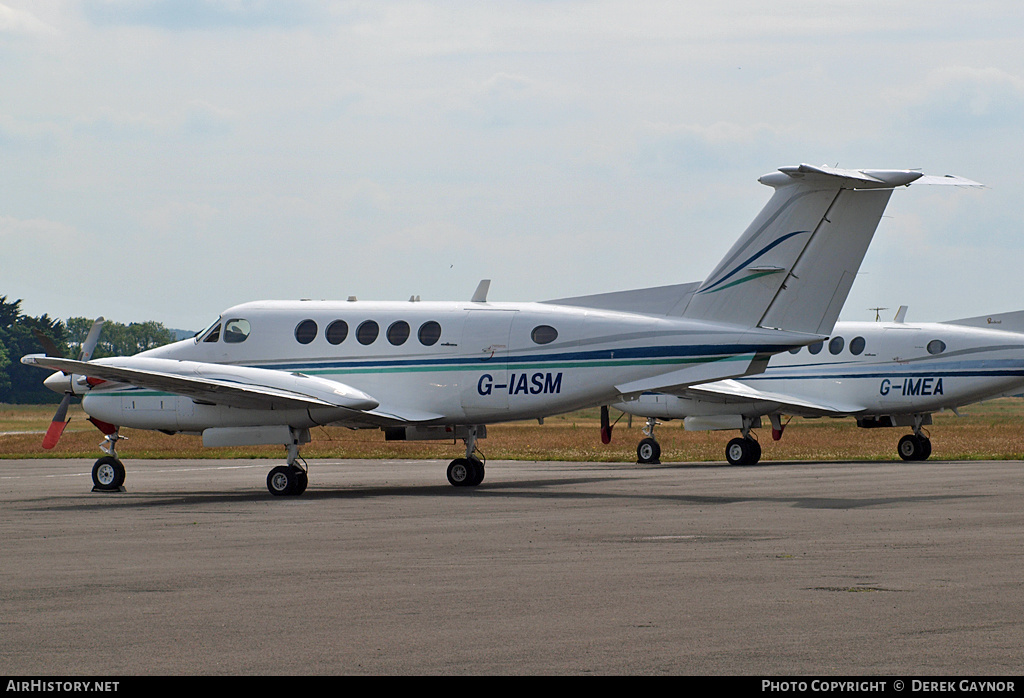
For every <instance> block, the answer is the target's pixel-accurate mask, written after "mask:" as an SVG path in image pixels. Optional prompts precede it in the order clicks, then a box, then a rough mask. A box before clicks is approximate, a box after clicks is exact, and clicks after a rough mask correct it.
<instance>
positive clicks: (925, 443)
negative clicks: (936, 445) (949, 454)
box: [896, 434, 932, 461]
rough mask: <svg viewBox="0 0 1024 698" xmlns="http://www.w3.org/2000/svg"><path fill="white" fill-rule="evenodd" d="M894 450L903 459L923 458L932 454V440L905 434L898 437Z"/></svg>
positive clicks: (914, 459) (916, 459)
mask: <svg viewBox="0 0 1024 698" xmlns="http://www.w3.org/2000/svg"><path fill="white" fill-rule="evenodd" d="M896 452H897V453H899V454H900V458H902V459H903V460H905V461H918V460H924V459H926V458H927V457H928V456H930V455H931V454H932V442H931V440H930V439H928V438H927V437H925V436H917V435H916V434H907V435H906V436H904V437H903V438H901V439H900V442H899V444H897V446H896Z"/></svg>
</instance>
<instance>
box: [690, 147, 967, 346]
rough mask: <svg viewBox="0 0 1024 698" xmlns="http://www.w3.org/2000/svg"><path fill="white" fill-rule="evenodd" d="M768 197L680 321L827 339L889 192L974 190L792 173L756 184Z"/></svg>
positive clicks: (886, 174) (853, 173)
mask: <svg viewBox="0 0 1024 698" xmlns="http://www.w3.org/2000/svg"><path fill="white" fill-rule="evenodd" d="M759 181H760V182H761V183H762V184H765V185H767V186H770V187H772V188H773V189H774V190H775V193H774V194H773V195H772V197H771V199H770V200H769V201H768V203H767V204H766V205H765V207H764V208H763V209H762V210H761V212H760V213H759V214H758V215H757V217H756V218H755V219H754V222H753V223H751V224H750V226H749V227H748V228H747V230H746V232H744V234H743V235H742V237H740V239H739V240H738V241H737V242H736V244H735V245H734V246H733V247H732V249H731V250H730V251H729V253H728V254H727V255H726V256H725V258H724V259H723V260H722V261H721V262H720V263H719V265H718V266H717V267H716V268H715V270H714V271H712V272H711V274H710V275H709V276H708V277H707V278H706V279H705V280H704V282H703V283H702V284H701V285H700V288H698V289H697V291H696V292H695V293H693V295H692V296H691V297H690V299H689V302H688V304H687V306H686V308H685V310H684V311H683V313H682V314H683V316H684V317H690V318H694V319H697V320H705V321H715V322H725V323H729V324H734V325H740V326H742V327H763V328H772V329H780V330H787V331H791V332H805V333H809V334H822V335H827V334H829V333H831V331H832V327H833V326H834V325H835V322H836V320H837V319H838V318H839V311H840V310H841V309H842V307H843V304H844V303H845V302H846V298H847V296H848V295H849V292H850V288H851V287H852V286H853V281H854V279H855V278H856V276H857V272H858V270H859V269H860V265H861V262H862V261H863V259H864V255H865V253H866V252H867V248H868V245H869V244H870V242H871V239H872V237H873V236H874V234H875V230H876V228H877V227H878V222H879V221H880V220H881V218H882V214H883V213H884V212H885V208H886V206H887V204H888V203H889V197H890V196H891V195H892V192H893V190H894V189H895V188H896V187H902V186H907V185H909V184H912V183H915V182H923V183H926V184H951V185H957V186H981V185H980V184H978V183H977V182H974V181H972V180H968V179H964V178H962V177H953V176H945V177H932V176H927V175H924V174H923V173H921V172H919V171H916V170H851V169H841V168H836V167H827V166H822V167H816V166H812V165H798V166H794V167H782V168H779V170H778V171H777V172H773V173H770V174H767V175H764V176H763V177H761V178H760V180H759Z"/></svg>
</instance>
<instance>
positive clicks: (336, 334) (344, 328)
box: [324, 320, 348, 344]
mask: <svg viewBox="0 0 1024 698" xmlns="http://www.w3.org/2000/svg"><path fill="white" fill-rule="evenodd" d="M324 336H325V337H327V341H328V342H330V343H331V344H341V343H342V342H344V341H345V339H346V338H347V337H348V323H347V322H345V321H344V320H335V321H334V322H332V323H331V324H330V325H328V326H327V330H326V331H325V332H324Z"/></svg>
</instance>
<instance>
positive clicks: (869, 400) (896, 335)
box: [614, 307, 1024, 465]
mask: <svg viewBox="0 0 1024 698" xmlns="http://www.w3.org/2000/svg"><path fill="white" fill-rule="evenodd" d="M905 313H906V307H902V308H901V309H900V312H899V313H898V314H897V316H896V319H895V321H893V322H839V323H836V326H835V330H834V331H833V333H832V336H831V337H830V338H829V339H827V340H824V341H819V342H814V343H813V344H810V345H809V346H806V347H795V348H793V349H792V350H791V351H789V352H785V353H782V354H778V355H776V356H774V357H772V359H771V361H770V362H769V365H768V368H767V370H765V372H764V373H761V374H758V375H756V376H746V377H743V378H739V379H729V380H722V381H714V382H711V383H705V384H702V385H695V386H690V387H688V388H686V389H684V390H683V391H680V392H678V393H677V394H674V395H671V394H665V393H654V392H649V393H644V394H642V395H637V396H632V397H631V399H628V400H624V401H622V402H620V403H618V404H616V405H614V407H616V408H618V409H620V410H622V411H623V412H627V413H629V414H633V415H638V416H642V417H647V426H646V427H645V429H644V431H645V433H646V434H647V438H644V439H643V440H641V441H640V444H639V445H638V446H637V460H638V461H639V462H642V463H654V462H658V460H659V458H660V455H661V447H660V445H659V444H658V442H657V441H656V440H655V436H654V429H655V426H656V424H657V423H658V420H660V419H665V420H668V419H683V420H684V422H683V424H684V426H685V428H686V429H688V430H692V431H697V430H724V429H738V430H739V431H740V434H741V435H740V436H739V437H737V438H734V439H732V440H731V441H729V443H728V445H727V446H726V449H725V455H726V459H727V460H728V461H729V462H730V463H732V464H734V465H752V464H754V463H757V462H758V460H760V457H761V446H760V444H759V443H758V441H757V440H756V439H755V438H754V436H753V434H752V433H751V430H752V429H755V428H757V427H760V426H761V417H764V416H767V417H768V419H769V420H770V422H771V427H772V436H773V438H775V439H780V438H782V433H783V429H784V427H785V424H784V423H783V421H782V420H783V419H785V418H787V417H792V416H801V417H855V418H856V420H857V426H859V427H863V428H877V427H909V428H910V429H911V430H912V431H911V433H910V434H906V435H905V436H903V437H902V438H901V439H900V440H899V444H898V445H897V452H898V453H899V455H900V457H901V458H903V459H904V460H924V459H926V458H928V456H929V455H930V454H931V450H932V446H931V440H930V439H929V437H928V435H927V434H926V433H925V430H924V429H923V427H925V426H927V425H929V424H931V423H932V413H934V412H938V411H940V410H956V409H957V408H959V407H962V406H964V405H969V404H971V403H975V402H979V401H981V400H989V399H993V398H997V397H1001V396H1004V395H1014V394H1019V393H1021V392H1022V391H1024V334H1022V333H1021V332H1020V330H1021V329H1024V328H1022V327H1021V318H1022V316H1024V313H1020V312H1017V313H1007V314H1003V315H989V316H981V317H977V318H967V319H963V320H955V321H952V322H945V323H909V322H904V316H905ZM997 328H998V329H997Z"/></svg>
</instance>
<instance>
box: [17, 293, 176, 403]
mask: <svg viewBox="0 0 1024 698" xmlns="http://www.w3.org/2000/svg"><path fill="white" fill-rule="evenodd" d="M92 325H93V320H92V319H90V318H84V317H73V318H68V319H67V320H59V319H55V318H51V317H50V316H49V315H46V314H43V315H40V316H39V317H30V316H28V315H25V314H24V313H22V312H21V299H18V300H16V301H8V300H7V296H0V403H7V404H16V403H36V404H38V403H54V402H59V401H60V396H59V395H56V394H55V393H53V392H51V391H49V390H47V389H46V388H44V387H43V379H45V378H46V376H47V375H48V374H47V373H46V371H43V370H40V369H39V368H35V367H33V366H25V365H24V364H22V363H21V357H22V356H25V355H26V354H44V353H46V349H45V348H44V347H43V345H42V344H41V343H40V342H39V339H37V337H36V334H35V331H36V330H38V331H39V332H41V333H42V334H43V335H45V336H46V337H49V338H50V341H52V342H53V344H54V346H55V347H56V348H57V350H58V351H59V352H60V353H61V355H62V356H65V357H67V358H71V359H77V358H78V357H79V355H80V354H81V350H82V344H83V342H85V338H86V336H87V335H88V334H89V330H90V329H91V328H92ZM173 341H174V333H173V332H171V331H170V330H169V329H167V328H166V327H164V326H163V323H159V322H153V321H148V322H132V323H129V324H127V325H124V324H122V323H119V322H111V321H109V320H108V321H107V322H106V323H104V325H103V331H102V332H101V333H100V338H99V342H98V343H97V344H96V348H95V349H94V350H93V354H92V358H94V359H98V358H101V357H104V356H130V355H132V354H138V353H139V352H140V351H145V350H146V349H152V348H154V347H158V346H161V345H163V344H168V343H170V342H173Z"/></svg>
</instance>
